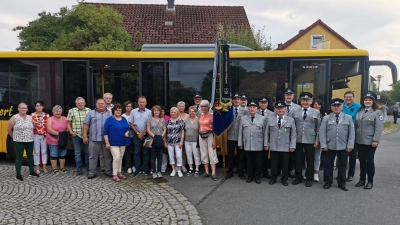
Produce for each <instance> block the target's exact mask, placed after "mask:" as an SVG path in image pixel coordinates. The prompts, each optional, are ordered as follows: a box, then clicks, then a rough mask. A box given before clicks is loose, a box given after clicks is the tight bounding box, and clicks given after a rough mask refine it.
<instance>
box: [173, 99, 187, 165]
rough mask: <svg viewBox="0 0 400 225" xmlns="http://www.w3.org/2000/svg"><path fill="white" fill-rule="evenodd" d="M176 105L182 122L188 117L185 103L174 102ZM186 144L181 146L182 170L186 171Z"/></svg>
mask: <svg viewBox="0 0 400 225" xmlns="http://www.w3.org/2000/svg"><path fill="white" fill-rule="evenodd" d="M176 106H177V107H178V111H179V117H180V118H181V120H182V121H183V122H185V121H186V120H187V119H188V118H189V114H187V113H185V107H186V103H185V102H183V101H180V102H178V104H176ZM185 148H186V146H185V145H183V147H182V168H181V169H182V172H183V173H186V172H187V170H186V167H185V165H186V150H185Z"/></svg>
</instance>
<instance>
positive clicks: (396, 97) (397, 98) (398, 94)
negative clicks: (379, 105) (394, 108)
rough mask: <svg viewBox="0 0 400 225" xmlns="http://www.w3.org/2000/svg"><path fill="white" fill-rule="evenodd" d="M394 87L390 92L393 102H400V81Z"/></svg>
mask: <svg viewBox="0 0 400 225" xmlns="http://www.w3.org/2000/svg"><path fill="white" fill-rule="evenodd" d="M392 88H393V89H392V91H391V92H390V97H391V100H392V102H400V82H397V83H396V84H394V85H393V86H392Z"/></svg>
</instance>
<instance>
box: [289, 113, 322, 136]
mask: <svg viewBox="0 0 400 225" xmlns="http://www.w3.org/2000/svg"><path fill="white" fill-rule="evenodd" d="M303 115H304V111H303V108H300V109H296V110H295V111H294V112H293V119H294V121H295V122H296V131H297V143H303V144H314V142H316V141H317V142H318V141H319V136H318V133H319V127H320V125H321V120H320V116H319V110H317V109H314V108H311V107H310V108H309V109H308V113H307V117H306V119H305V120H304V119H303Z"/></svg>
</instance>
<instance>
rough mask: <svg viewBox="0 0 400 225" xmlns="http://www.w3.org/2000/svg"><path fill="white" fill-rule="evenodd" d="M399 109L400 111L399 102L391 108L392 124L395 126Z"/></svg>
mask: <svg viewBox="0 0 400 225" xmlns="http://www.w3.org/2000/svg"><path fill="white" fill-rule="evenodd" d="M399 109H400V106H399V102H396V104H394V105H393V106H392V111H393V123H395V124H396V123H397V117H399Z"/></svg>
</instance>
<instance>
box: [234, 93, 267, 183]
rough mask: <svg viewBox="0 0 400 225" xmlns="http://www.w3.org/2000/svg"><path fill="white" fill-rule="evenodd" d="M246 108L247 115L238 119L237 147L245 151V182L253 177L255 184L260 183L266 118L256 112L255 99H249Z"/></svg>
mask: <svg viewBox="0 0 400 225" xmlns="http://www.w3.org/2000/svg"><path fill="white" fill-rule="evenodd" d="M247 108H248V110H249V115H245V116H243V117H242V118H241V119H240V124H239V136H238V147H239V148H240V149H244V150H245V151H246V158H247V180H246V182H247V183H251V182H252V181H253V179H254V180H255V181H256V183H257V184H260V183H261V170H262V169H261V168H262V152H263V149H264V129H265V125H266V119H265V117H263V116H261V115H258V114H257V103H256V101H254V100H251V101H249V103H248V104H247Z"/></svg>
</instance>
